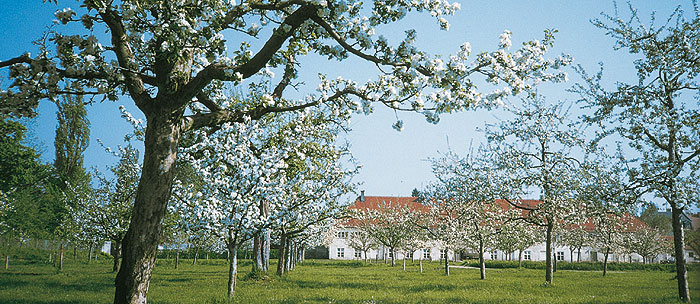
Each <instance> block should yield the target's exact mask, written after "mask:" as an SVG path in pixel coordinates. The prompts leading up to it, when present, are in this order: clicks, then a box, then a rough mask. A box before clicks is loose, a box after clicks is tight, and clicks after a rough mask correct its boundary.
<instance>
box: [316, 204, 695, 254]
mask: <svg viewBox="0 0 700 304" xmlns="http://www.w3.org/2000/svg"><path fill="white" fill-rule="evenodd" d="M385 202H390V203H397V204H416V203H417V198H416V197H385V196H365V195H364V191H363V192H362V194H361V195H360V197H359V198H358V199H357V200H356V201H355V203H354V204H353V205H352V206H351V207H350V208H351V209H352V208H370V209H371V208H377V206H379V205H380V204H382V203H385ZM418 204H419V203H418ZM633 219H634V220H635V221H638V222H639V223H641V221H639V219H637V218H636V217H633ZM589 225H590V224H589ZM641 225H644V224H643V223H641ZM340 226H341V228H340V229H339V230H338V231H337V232H336V233H335V236H334V237H333V239H332V241H331V243H330V244H329V246H328V247H329V248H328V249H329V254H328V255H329V258H330V259H335V260H364V259H365V258H366V259H368V260H384V259H386V260H391V258H392V256H393V255H394V253H393V252H391V250H390V249H389V248H386V247H385V246H382V245H376V246H375V248H372V249H370V250H369V251H367V254H366V255H367V256H366V257H365V253H364V252H362V251H360V250H355V249H354V248H352V246H350V245H349V244H348V238H349V237H350V236H351V235H352V233H356V232H358V231H359V230H358V229H356V228H354V227H353V226H354V224H353V223H352V222H351V221H350V222H348V221H346V222H344V224H342V225H340ZM586 229H588V230H589V231H590V230H592V227H588V228H586ZM556 240H557V239H555V244H556ZM397 251H398V250H397ZM395 254H396V259H397V260H400V259H403V258H404V255H405V256H406V259H408V260H420V259H422V260H427V261H435V260H441V259H444V257H445V254H446V255H447V257H448V259H450V260H460V259H462V258H467V257H474V256H476V254H475V253H472V252H453V251H452V250H445V248H444V246H441V245H440V243H439V242H432V243H428V244H427V246H426V247H425V248H418V249H416V250H412V251H410V252H403V251H398V252H396V253H395ZM546 256H547V255H546V246H545V243H544V242H543V243H539V244H536V245H534V246H531V247H528V248H526V249H524V250H523V252H522V259H523V260H524V261H545V260H546ZM484 257H485V259H488V260H512V261H517V260H518V258H519V252H518V251H515V252H512V253H506V252H503V251H500V250H487V252H486V253H485V255H484ZM553 257H554V258H555V259H556V260H557V261H567V262H571V261H573V262H577V261H582V262H584V261H585V262H602V261H603V260H604V258H605V255H604V252H602V250H598V249H596V248H593V247H583V248H582V249H581V250H580V252H579V251H578V250H573V251H572V250H571V249H570V248H569V247H568V246H557V245H555V247H554V250H553ZM685 258H686V261H688V262H695V261H698V257H697V256H695V255H694V254H693V253H692V251H690V250H686V256H685ZM672 260H673V257H672V256H670V255H669V254H659V255H657V256H656V257H654V258H653V259H652V262H663V261H672ZM608 261H611V262H633V263H641V262H643V258H642V256H640V255H638V254H636V253H634V254H619V253H610V254H609V255H608Z"/></svg>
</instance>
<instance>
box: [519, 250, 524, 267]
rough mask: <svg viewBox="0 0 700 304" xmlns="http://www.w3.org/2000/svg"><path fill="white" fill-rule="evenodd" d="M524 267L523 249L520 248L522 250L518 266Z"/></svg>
mask: <svg viewBox="0 0 700 304" xmlns="http://www.w3.org/2000/svg"><path fill="white" fill-rule="evenodd" d="M522 267H523V249H522V248H520V250H519V251H518V268H522Z"/></svg>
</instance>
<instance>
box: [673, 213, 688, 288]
mask: <svg viewBox="0 0 700 304" xmlns="http://www.w3.org/2000/svg"><path fill="white" fill-rule="evenodd" d="M670 205H671V226H672V227H673V251H674V254H675V259H676V278H677V280H678V297H679V298H680V300H681V301H683V302H690V291H689V290H688V270H687V269H686V266H685V252H683V249H684V248H685V239H684V237H685V236H684V235H683V225H682V224H681V215H682V214H683V209H680V208H676V205H675V203H674V204H670Z"/></svg>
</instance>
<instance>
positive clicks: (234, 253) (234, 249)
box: [228, 242, 238, 298]
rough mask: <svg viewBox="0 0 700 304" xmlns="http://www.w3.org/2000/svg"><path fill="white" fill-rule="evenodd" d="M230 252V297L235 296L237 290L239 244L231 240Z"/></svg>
mask: <svg viewBox="0 0 700 304" xmlns="http://www.w3.org/2000/svg"><path fill="white" fill-rule="evenodd" d="M228 252H229V255H228V256H229V263H228V297H229V298H233V295H234V294H235V292H236V275H237V274H238V244H236V243H235V242H229V244H228Z"/></svg>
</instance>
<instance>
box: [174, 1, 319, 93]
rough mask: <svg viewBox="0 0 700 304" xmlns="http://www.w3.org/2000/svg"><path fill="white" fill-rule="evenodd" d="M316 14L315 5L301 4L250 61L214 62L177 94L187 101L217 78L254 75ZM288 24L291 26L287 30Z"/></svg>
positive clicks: (233, 79)
mask: <svg viewBox="0 0 700 304" xmlns="http://www.w3.org/2000/svg"><path fill="white" fill-rule="evenodd" d="M314 14H316V8H315V7H313V6H308V5H305V6H301V7H300V8H298V9H297V10H296V11H294V13H292V14H291V15H289V16H288V17H287V18H286V19H285V20H284V22H283V23H282V25H281V26H279V27H278V28H277V29H276V30H275V31H274V32H273V33H272V36H271V37H270V39H268V40H267V42H266V43H265V45H263V47H262V48H261V49H260V51H258V53H257V54H255V56H253V58H251V59H250V60H249V61H248V62H246V63H243V64H241V65H238V66H235V67H231V66H228V65H225V64H222V63H212V64H210V65H208V66H207V67H205V68H204V69H203V70H201V71H200V72H199V73H197V75H196V76H195V77H194V78H192V80H190V82H188V83H187V84H186V85H185V86H183V87H182V89H180V90H179V92H178V93H177V94H176V96H180V102H181V103H187V102H189V101H190V100H191V99H192V97H194V96H196V95H197V94H199V92H200V91H201V90H203V89H204V88H205V87H206V86H207V85H209V83H211V81H213V80H215V79H218V80H224V81H236V80H240V79H237V77H236V75H237V74H240V77H241V78H242V79H246V78H248V77H250V76H252V75H254V74H255V73H257V72H258V71H259V70H260V69H262V68H263V67H265V65H266V64H267V63H268V62H269V61H270V59H271V58H272V56H273V55H274V54H275V53H276V52H277V51H278V50H279V49H280V47H282V44H284V42H285V41H286V40H287V39H288V38H289V37H291V36H292V34H293V33H294V32H295V31H296V29H297V28H299V26H301V25H302V24H303V23H304V22H305V21H306V20H308V19H309V18H310V17H311V16H312V15H314ZM287 26H289V28H288V29H286V30H285V27H287Z"/></svg>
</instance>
